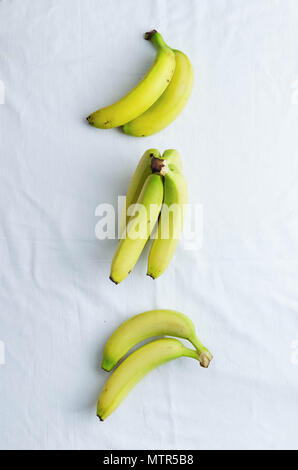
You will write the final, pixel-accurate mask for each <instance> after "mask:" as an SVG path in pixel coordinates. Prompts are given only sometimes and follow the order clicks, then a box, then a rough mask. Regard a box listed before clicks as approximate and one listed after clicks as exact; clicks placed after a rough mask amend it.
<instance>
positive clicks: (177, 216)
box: [147, 165, 187, 279]
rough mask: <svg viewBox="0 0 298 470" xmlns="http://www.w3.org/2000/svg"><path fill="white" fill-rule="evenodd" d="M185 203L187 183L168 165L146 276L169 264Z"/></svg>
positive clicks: (158, 272) (159, 273)
mask: <svg viewBox="0 0 298 470" xmlns="http://www.w3.org/2000/svg"><path fill="white" fill-rule="evenodd" d="M186 204H187V184H186V180H185V178H184V176H183V174H182V173H181V172H180V171H179V170H178V169H177V167H175V166H174V165H169V169H168V173H166V174H165V176H164V203H163V206H162V210H161V216H160V218H159V223H158V232H157V237H156V238H155V239H154V240H153V243H152V246H151V250H150V253H149V257H148V270H147V274H148V276H151V277H152V278H153V279H156V278H157V277H158V276H160V275H161V274H162V273H163V272H164V271H165V270H166V268H167V266H168V265H169V263H170V261H171V259H172V257H173V255H174V253H175V250H176V247H177V244H178V241H179V238H180V235H181V232H182V228H183V218H184V213H185V209H186Z"/></svg>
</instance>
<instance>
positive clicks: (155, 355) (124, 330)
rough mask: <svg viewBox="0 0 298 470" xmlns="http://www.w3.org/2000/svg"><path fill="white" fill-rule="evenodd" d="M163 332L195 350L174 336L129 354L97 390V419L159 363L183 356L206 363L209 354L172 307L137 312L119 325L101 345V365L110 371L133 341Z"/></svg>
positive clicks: (201, 363)
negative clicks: (100, 388)
mask: <svg viewBox="0 0 298 470" xmlns="http://www.w3.org/2000/svg"><path fill="white" fill-rule="evenodd" d="M165 335H166V336H176V337H178V338H182V339H186V340H188V341H190V342H191V343H192V345H193V346H194V347H195V349H190V348H187V347H186V346H184V344H183V343H182V342H181V341H179V340H177V339H174V338H161V339H156V340H154V341H151V342H149V343H147V344H145V345H144V346H142V347H140V348H139V349H137V350H136V351H134V352H133V353H132V354H130V355H129V356H128V357H127V358H126V359H125V360H124V361H123V362H121V364H120V365H119V366H118V367H117V368H116V369H115V370H114V371H113V372H112V374H111V375H110V377H109V379H108V380H107V382H106V383H105V385H104V387H103V389H102V391H101V393H100V396H99V399H98V403H97V416H98V417H99V418H100V420H101V421H103V420H105V419H106V418H107V417H108V416H109V415H110V414H111V413H112V412H113V411H115V409H116V408H117V407H118V406H119V405H120V403H121V402H122V401H123V400H124V398H125V397H126V395H127V394H128V393H129V392H130V390H131V389H132V388H133V387H134V386H135V385H136V384H137V383H138V382H139V381H140V380H141V379H142V378H143V377H144V376H145V375H146V374H148V373H149V372H150V371H151V370H153V369H155V368H156V367H158V366H160V365H161V364H164V363H165V362H169V361H171V360H173V359H177V358H179V357H183V356H185V357H191V358H193V359H196V360H197V361H199V363H200V365H201V366H202V367H208V366H209V363H210V361H211V359H212V354H211V353H210V351H209V350H208V349H207V348H206V347H205V346H203V344H202V343H201V341H200V340H199V338H198V337H197V335H196V331H195V327H194V324H193V323H192V321H191V320H190V319H189V318H188V317H187V316H186V315H183V314H182V313H180V312H177V311H175V310H165V309H161V310H150V311H147V312H144V313H140V314H139V315H136V316H134V317H132V318H130V319H129V320H127V321H126V322H124V323H123V324H122V325H120V327H119V328H118V329H117V330H116V331H115V332H114V333H113V334H112V336H111V337H110V338H109V340H108V341H107V343H106V345H105V348H104V353H103V360H102V368H103V369H104V370H106V371H111V370H112V369H113V368H114V367H115V366H116V365H117V364H118V363H119V361H120V360H121V359H122V358H123V357H124V356H125V355H126V354H127V352H128V351H130V349H131V348H133V347H134V346H135V345H136V344H138V343H140V342H141V341H143V340H146V339H148V338H153V337H156V336H165Z"/></svg>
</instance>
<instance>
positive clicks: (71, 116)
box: [0, 0, 298, 449]
mask: <svg viewBox="0 0 298 470" xmlns="http://www.w3.org/2000/svg"><path fill="white" fill-rule="evenodd" d="M297 24H298V2H297V1H296V0H293V1H291V0H282V1H281V0H280V1H278V0H211V1H210V0H184V1H183V2H182V1H179V0H168V1H166V0H159V1H158V0H155V1H153V0H138V1H133V0H126V1H125V2H124V1H122V2H120V1H116V0H102V1H101V0H84V1H79V0H60V1H58V0H43V1H39V0H31V1H29V0H10V1H9V0H2V1H1V2H0V80H1V88H0V89H1V90H2V91H1V93H2V96H1V103H2V104H1V105H0V139H1V140H0V158H1V184H0V220H1V234H0V259H1V286H0V341H1V343H0V344H1V350H4V349H5V358H4V357H3V354H2V360H1V361H0V363H1V364H0V447H1V448H8V449H15V448H21V449H125V448H129V449H138V448H140V449H162V448H164V449H231V448H232V449H247V448H249V449H251V448H255V449H260V448H267V449H276V448H279V449H286V448H297V442H298V441H297V438H298V436H297V434H298V424H297V401H298V313H297V308H298V289H297V281H298V273H297V271H298V256H297V244H298V241H297V240H298V218H297V217H298V198H297V182H298V159H297V124H298V81H297V80H298V54H297V44H298V28H297ZM152 28H156V29H158V30H159V31H160V32H161V33H162V34H163V35H164V37H165V39H166V41H167V42H168V43H169V44H170V45H171V46H172V47H175V48H178V49H181V50H183V51H185V52H186V53H187V54H188V55H189V57H190V58H191V60H192V63H193V66H194V69H195V85H194V90H193V94H192V97H191V99H190V101H189V104H188V106H187V108H186V109H185V110H184V112H183V113H182V115H181V116H180V117H179V118H178V119H177V120H176V122H175V123H173V124H172V125H171V126H170V127H168V128H167V129H165V130H164V131H163V132H161V133H159V134H157V135H154V136H151V137H148V138H144V139H137V138H133V137H129V136H126V135H124V134H123V133H122V132H121V131H119V130H110V131H100V130H97V129H94V128H91V127H90V126H88V124H87V123H86V121H85V117H86V116H87V115H88V114H89V113H90V112H92V111H94V110H95V109H96V108H98V107H100V106H102V105H106V104H109V103H110V102H112V101H114V100H115V99H117V98H119V97H121V95H122V94H123V93H124V92H126V91H128V90H129V89H130V88H131V87H132V86H133V85H134V84H135V83H136V82H137V81H138V80H139V79H140V78H141V76H142V75H143V74H144V73H145V72H146V71H147V69H148V68H149V66H150V65H151V63H152V61H153V58H154V56H155V51H154V48H153V47H152V45H151V44H150V43H148V42H146V41H144V40H143V39H142V35H143V33H144V32H145V31H147V30H150V29H152ZM3 89H4V92H5V96H3ZM3 101H4V104H3ZM150 147H157V148H159V149H160V150H161V151H164V150H165V149H166V148H177V149H178V150H179V151H180V152H181V154H182V157H183V160H184V172H185V175H186V177H187V180H188V184H189V192H190V202H191V203H192V204H199V203H200V204H202V205H203V207H204V243H203V246H202V248H201V249H200V250H196V251H194V250H192V251H191V250H185V249H184V247H183V243H181V244H180V247H179V249H178V251H177V253H176V256H175V258H174V260H173V262H172V264H171V266H170V268H169V269H168V271H167V272H166V273H165V274H164V275H163V276H162V277H161V278H160V279H159V280H157V281H154V282H153V281H152V279H150V278H147V277H146V276H145V272H146V255H145V254H143V256H142V258H141V259H140V261H139V262H138V264H137V266H136V268H135V270H134V271H133V273H132V274H131V276H130V278H129V279H127V280H126V281H124V282H123V283H122V284H121V285H119V286H115V285H114V284H112V283H111V282H110V281H109V279H108V276H109V267H110V260H111V257H112V254H113V251H114V249H115V246H116V241H113V240H106V241H104V242H100V241H98V240H97V239H96V238H95V233H94V230H95V225H96V223H97V221H98V218H97V217H96V216H95V208H96V206H97V205H98V204H100V203H102V202H107V203H113V204H115V203H116V201H117V196H118V194H124V193H125V190H126V189H127V186H128V182H129V179H130V177H131V175H132V172H133V171H134V168H135V166H136V164H137V162H138V159H139V158H140V156H141V155H142V153H143V152H144V150H146V149H147V148H150ZM157 307H165V308H175V309H178V310H181V311H182V312H184V313H186V314H188V315H189V316H190V317H191V318H192V319H193V320H194V322H195V323H196V325H197V329H198V332H199V336H200V338H201V340H202V341H203V342H204V343H205V344H206V345H207V346H208V347H209V348H210V349H211V351H212V352H213V354H214V361H213V363H212V364H211V366H210V368H209V369H207V370H205V369H202V368H200V367H198V364H197V363H195V361H192V360H190V359H180V360H177V361H174V362H172V363H169V364H167V365H165V366H163V367H161V368H160V369H157V370H155V371H153V372H152V373H151V374H149V375H148V376H147V377H146V378H145V379H144V380H143V381H142V382H141V383H140V384H139V385H138V386H137V387H136V388H135V389H134V390H133V391H132V392H131V393H130V395H129V396H128V397H127V399H126V400H125V402H123V404H122V406H121V407H120V408H119V409H118V411H117V412H115V414H114V415H112V416H111V417H110V418H109V419H108V420H107V421H106V422H105V423H100V422H99V421H98V419H97V418H96V401H97V396H98V393H99V391H100V389H101V387H102V385H103V383H104V381H105V379H106V377H107V374H106V373H105V372H103V371H101V370H100V361H101V354H102V350H103V346H104V343H105V341H106V339H107V338H108V336H109V335H110V333H111V332H112V331H113V330H114V329H115V328H116V327H117V326H118V325H119V323H120V322H122V321H123V320H125V319H127V318H128V317H129V316H131V315H134V314H136V313H139V312H142V311H144V310H147V309H152V308H157ZM2 352H3V351H2ZM4 359H5V361H4ZM3 362H5V363H4V364H3Z"/></svg>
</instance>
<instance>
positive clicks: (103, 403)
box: [97, 338, 199, 421]
mask: <svg viewBox="0 0 298 470" xmlns="http://www.w3.org/2000/svg"><path fill="white" fill-rule="evenodd" d="M182 356H186V357H192V358H194V359H197V360H199V355H198V353H197V351H195V350H193V349H188V348H186V347H185V346H184V345H183V344H182V343H181V342H180V341H179V340H178V339H174V338H163V339H157V340H155V341H152V342H151V343H148V344H145V346H142V347H141V348H140V349H137V350H136V351H134V352H133V353H132V354H130V356H128V357H127V358H126V359H125V360H124V361H123V362H122V363H121V364H120V365H119V367H117V369H115V370H114V371H113V372H112V374H111V375H110V377H109V378H108V380H107V382H106V384H105V385H104V387H103V389H102V391H101V393H100V396H99V399H98V402H97V416H98V417H99V419H100V420H101V421H104V420H105V419H106V418H107V417H108V416H109V415H110V414H111V413H113V411H115V409H116V408H117V407H118V406H119V405H120V403H121V402H122V401H123V400H124V398H125V397H126V395H127V394H128V393H129V392H130V390H131V389H132V388H133V387H134V386H135V385H136V384H137V383H138V382H139V381H140V380H141V379H142V378H143V377H144V376H145V375H146V374H148V372H150V371H151V370H153V369H155V368H156V367H158V366H160V365H161V364H164V363H165V362H168V361H171V360H173V359H177V358H178V357H182Z"/></svg>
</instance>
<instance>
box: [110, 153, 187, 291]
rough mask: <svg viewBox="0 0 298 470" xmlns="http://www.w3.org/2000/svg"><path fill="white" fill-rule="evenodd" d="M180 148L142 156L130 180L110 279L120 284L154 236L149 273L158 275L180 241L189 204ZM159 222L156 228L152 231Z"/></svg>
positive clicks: (155, 276) (166, 264) (164, 267)
mask: <svg viewBox="0 0 298 470" xmlns="http://www.w3.org/2000/svg"><path fill="white" fill-rule="evenodd" d="M181 170H182V161H181V157H180V155H179V153H178V152H177V150H173V149H172V150H166V151H165V152H164V154H163V156H162V157H161V155H160V153H159V151H158V150H156V149H149V150H147V151H146V152H145V153H144V155H143V156H142V158H141V160H140V162H139V164H138V166H137V168H136V171H135V173H134V175H133V178H132V180H131V183H130V186H129V189H128V192H127V196H126V207H125V209H124V211H123V215H122V220H121V222H120V233H121V239H120V241H119V243H118V247H117V249H116V251H115V254H114V257H113V260H112V265H111V273H110V279H111V280H112V281H113V282H114V283H115V284H119V283H120V282H121V281H123V279H125V278H126V277H127V276H128V274H129V273H130V272H131V270H132V269H133V267H134V266H135V264H136V262H137V260H138V258H139V256H140V254H141V252H142V250H143V248H144V246H145V245H146V243H147V240H148V238H149V237H150V236H151V237H152V238H153V242H152V246H151V249H150V253H149V257H148V270H147V274H148V275H149V276H151V277H152V278H153V279H156V278H157V277H159V276H160V275H161V274H162V273H163V272H164V271H165V270H166V268H167V266H168V265H169V263H170V261H171V259H172V257H173V255H174V252H175V249H176V246H177V243H178V241H179V238H180V235H181V232H182V227H183V219H184V214H185V209H186V204H187V184H186V180H185V178H184V176H183V174H182V173H181ZM158 219H159V221H158V227H157V231H156V232H153V230H154V228H155V225H156V223H157V220H158Z"/></svg>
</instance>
